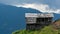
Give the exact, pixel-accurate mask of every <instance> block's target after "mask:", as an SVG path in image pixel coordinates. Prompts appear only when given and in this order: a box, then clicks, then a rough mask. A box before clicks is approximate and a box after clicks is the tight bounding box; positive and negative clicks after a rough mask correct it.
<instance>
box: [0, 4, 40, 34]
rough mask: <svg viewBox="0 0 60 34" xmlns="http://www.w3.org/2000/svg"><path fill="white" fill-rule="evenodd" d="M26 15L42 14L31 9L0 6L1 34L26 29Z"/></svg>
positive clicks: (9, 33)
mask: <svg viewBox="0 0 60 34" xmlns="http://www.w3.org/2000/svg"><path fill="white" fill-rule="evenodd" d="M25 13H41V12H39V11H38V10H35V9H31V8H23V7H19V8H18V7H15V6H9V5H4V4H0V34H11V32H12V31H15V30H19V29H24V28H25V27H26V23H25Z"/></svg>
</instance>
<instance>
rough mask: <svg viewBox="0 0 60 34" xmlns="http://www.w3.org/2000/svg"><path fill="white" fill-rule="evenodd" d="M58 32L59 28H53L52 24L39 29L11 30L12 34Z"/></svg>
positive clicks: (52, 33) (51, 33)
mask: <svg viewBox="0 0 60 34" xmlns="http://www.w3.org/2000/svg"><path fill="white" fill-rule="evenodd" d="M58 32H60V30H53V29H52V26H45V28H43V29H41V30H35V31H32V30H29V31H27V30H18V31H15V32H13V33H12V34H58Z"/></svg>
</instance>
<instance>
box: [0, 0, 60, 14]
mask: <svg viewBox="0 0 60 34" xmlns="http://www.w3.org/2000/svg"><path fill="white" fill-rule="evenodd" d="M0 3H2V4H6V5H12V6H16V7H24V8H33V9H37V10H39V11H40V12H43V13H56V14H60V0H0Z"/></svg>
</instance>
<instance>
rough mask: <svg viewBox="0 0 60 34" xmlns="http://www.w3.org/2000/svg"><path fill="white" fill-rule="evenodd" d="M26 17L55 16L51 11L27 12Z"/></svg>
mask: <svg viewBox="0 0 60 34" xmlns="http://www.w3.org/2000/svg"><path fill="white" fill-rule="evenodd" d="M25 17H54V15H53V14H51V13H47V14H44V13H25Z"/></svg>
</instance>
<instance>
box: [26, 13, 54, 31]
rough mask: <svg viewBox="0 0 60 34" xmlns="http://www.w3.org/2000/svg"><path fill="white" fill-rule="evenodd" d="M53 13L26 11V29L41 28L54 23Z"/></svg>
mask: <svg viewBox="0 0 60 34" xmlns="http://www.w3.org/2000/svg"><path fill="white" fill-rule="evenodd" d="M53 17H54V16H53V14H50V13H48V14H44V13H43V14H42V13H25V19H26V30H39V29H41V28H43V27H44V26H47V25H49V24H51V23H52V19H53Z"/></svg>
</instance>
